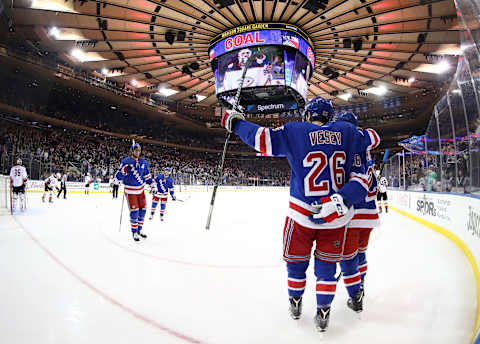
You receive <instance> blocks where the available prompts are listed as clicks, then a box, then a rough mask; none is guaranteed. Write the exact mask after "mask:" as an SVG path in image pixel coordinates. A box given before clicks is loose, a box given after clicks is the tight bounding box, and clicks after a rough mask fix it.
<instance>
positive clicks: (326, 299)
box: [222, 97, 368, 332]
mask: <svg viewBox="0 0 480 344" xmlns="http://www.w3.org/2000/svg"><path fill="white" fill-rule="evenodd" d="M332 116H333V107H332V105H331V103H330V101H327V100H324V99H323V98H321V97H316V98H314V99H312V100H311V101H310V102H309V103H308V104H307V106H306V107H305V112H304V119H305V122H289V123H287V124H285V125H284V126H282V127H279V128H276V129H270V128H264V127H260V126H258V125H256V124H254V123H251V122H248V121H245V118H244V117H243V115H241V114H239V113H236V112H228V111H227V112H226V113H225V114H224V115H223V117H222V125H223V126H225V127H226V128H227V130H229V131H233V132H235V134H237V135H238V136H239V137H240V138H241V139H242V141H244V142H245V143H247V144H248V145H249V146H251V147H253V148H255V149H256V150H257V151H259V152H261V153H266V154H270V155H285V156H286V157H287V160H288V163H289V164H290V167H291V178H290V207H289V210H288V214H287V218H286V222H285V228H284V248H283V258H284V260H285V261H286V263H287V271H288V293H289V298H290V313H291V315H292V317H293V318H294V319H298V318H300V315H301V309H302V296H303V293H304V290H305V285H306V270H307V268H308V265H309V261H310V255H311V249H312V246H313V244H314V242H316V244H315V266H314V270H315V275H316V277H317V283H316V296H317V315H316V316H315V318H314V321H315V326H316V327H317V329H318V330H319V331H322V332H323V331H325V330H326V329H327V326H328V322H329V317H330V305H331V303H332V301H333V298H334V295H335V290H336V285H337V281H336V278H335V272H336V263H337V262H339V261H340V260H341V259H342V247H343V244H344V236H345V225H346V224H347V223H348V222H349V221H350V220H351V219H352V217H353V214H354V210H353V206H352V204H354V203H357V202H359V201H360V200H362V199H364V198H365V196H366V195H367V190H368V181H367V179H366V175H365V169H364V166H363V165H362V163H361V158H360V153H361V151H360V147H361V145H360V141H361V138H362V135H361V134H360V133H359V132H358V130H357V129H356V128H354V127H353V126H352V125H351V124H349V123H345V122H331V121H330V120H331V119H332ZM358 282H360V276H358ZM359 289H360V283H358V284H356V288H352V290H351V292H352V294H351V295H350V296H351V297H353V296H354V295H355V293H356V292H357V291H358V290H359ZM349 292H350V291H349Z"/></svg>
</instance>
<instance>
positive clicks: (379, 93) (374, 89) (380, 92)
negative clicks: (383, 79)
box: [365, 85, 388, 96]
mask: <svg viewBox="0 0 480 344" xmlns="http://www.w3.org/2000/svg"><path fill="white" fill-rule="evenodd" d="M365 91H366V92H368V93H372V94H375V95H377V96H383V95H384V94H385V93H387V92H388V90H387V88H386V87H385V86H383V85H381V86H378V87H371V88H367V89H366V90H365Z"/></svg>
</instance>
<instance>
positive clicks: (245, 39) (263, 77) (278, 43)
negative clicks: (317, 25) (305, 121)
mask: <svg viewBox="0 0 480 344" xmlns="http://www.w3.org/2000/svg"><path fill="white" fill-rule="evenodd" d="M267 47H268V48H267ZM266 48H267V49H266ZM259 49H261V50H262V52H261V54H259V55H258V56H257V57H256V58H255V60H254V61H253V62H252V63H251V64H250V65H249V67H248V69H247V73H246V77H245V81H244V84H243V88H242V97H241V102H240V104H241V106H242V107H243V109H244V111H245V112H247V113H274V112H284V111H289V110H297V109H299V108H301V107H303V106H304V104H305V100H306V97H307V90H308V80H309V79H310V77H311V74H312V71H313V68H314V67H315V54H314V51H313V47H312V43H311V40H310V38H309V37H308V36H307V35H306V34H305V33H303V32H302V31H301V30H300V29H299V28H297V27H295V26H293V25H289V24H280V23H258V24H248V25H243V26H240V27H237V28H233V29H231V30H228V31H226V32H224V33H222V34H220V35H218V36H216V37H215V38H214V39H213V40H212V41H211V42H210V45H209V50H208V53H209V57H210V61H211V66H212V70H213V73H214V75H215V91H216V94H217V97H218V99H219V101H220V103H222V104H223V105H227V104H231V103H232V101H233V97H234V94H235V92H236V90H237V88H238V86H239V83H240V78H241V74H242V71H243V67H244V66H245V63H246V62H247V60H248V58H249V57H250V56H251V55H252V54H254V53H255V52H257V51H258V50H259Z"/></svg>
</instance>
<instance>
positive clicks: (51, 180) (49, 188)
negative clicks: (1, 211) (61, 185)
mask: <svg viewBox="0 0 480 344" xmlns="http://www.w3.org/2000/svg"><path fill="white" fill-rule="evenodd" d="M60 178H61V175H60V173H57V175H56V176H55V175H53V174H52V175H51V176H50V177H48V178H47V179H45V191H44V192H43V196H42V202H45V197H46V196H47V194H48V201H49V202H50V203H53V189H55V188H56V187H57V185H58V179H60Z"/></svg>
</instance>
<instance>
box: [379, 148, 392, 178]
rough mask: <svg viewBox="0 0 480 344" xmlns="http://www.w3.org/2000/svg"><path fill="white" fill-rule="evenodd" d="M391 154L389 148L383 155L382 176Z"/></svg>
mask: <svg viewBox="0 0 480 344" xmlns="http://www.w3.org/2000/svg"><path fill="white" fill-rule="evenodd" d="M389 153H390V149H388V148H387V149H385V153H384V154H383V160H382V164H381V165H380V175H382V172H383V168H384V167H385V164H386V163H387V160H388V154H389Z"/></svg>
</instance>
